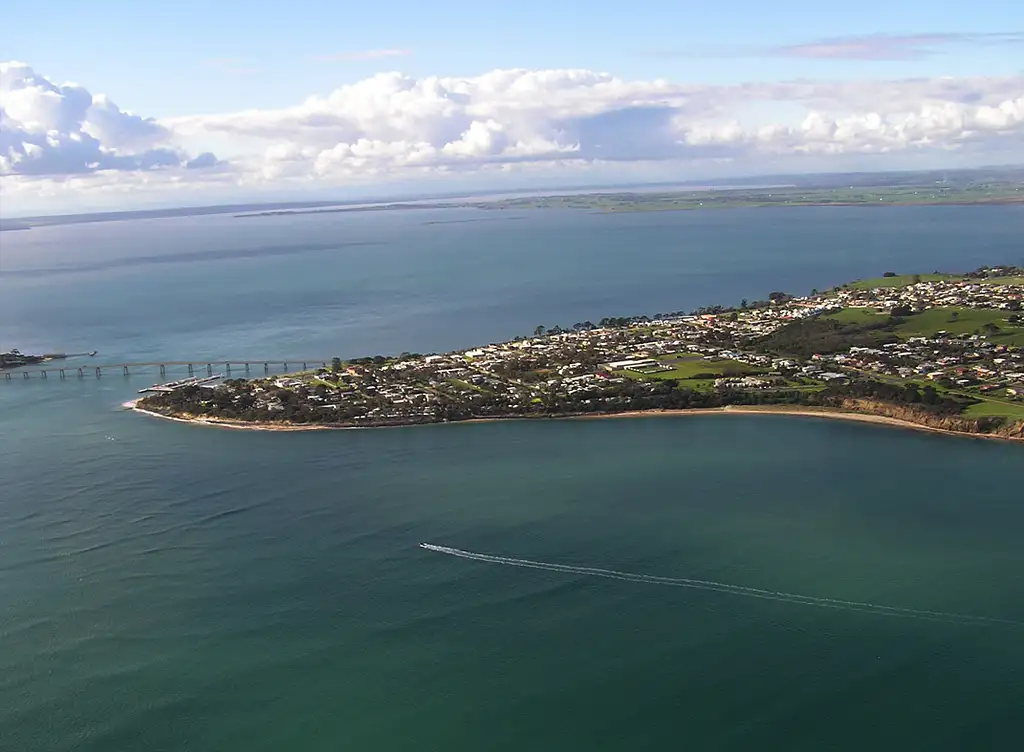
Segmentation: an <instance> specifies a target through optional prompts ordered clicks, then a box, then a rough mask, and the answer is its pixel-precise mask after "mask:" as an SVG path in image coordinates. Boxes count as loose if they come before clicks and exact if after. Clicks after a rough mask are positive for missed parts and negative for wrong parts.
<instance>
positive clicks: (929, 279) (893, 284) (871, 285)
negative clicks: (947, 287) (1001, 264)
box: [846, 274, 958, 290]
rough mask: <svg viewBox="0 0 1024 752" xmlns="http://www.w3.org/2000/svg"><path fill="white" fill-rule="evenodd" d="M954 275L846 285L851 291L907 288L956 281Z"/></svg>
mask: <svg viewBox="0 0 1024 752" xmlns="http://www.w3.org/2000/svg"><path fill="white" fill-rule="evenodd" d="M957 278H958V277H957V275H955V274H899V275H897V276H895V277H876V278H874V279H862V280H858V281H857V282H851V283H850V284H848V285H846V287H849V288H850V289H852V290H874V289H875V288H879V287H881V288H892V287H908V286H910V285H912V284H914V283H915V281H917V282H940V281H942V280H944V279H957Z"/></svg>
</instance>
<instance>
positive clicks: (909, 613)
mask: <svg viewBox="0 0 1024 752" xmlns="http://www.w3.org/2000/svg"><path fill="white" fill-rule="evenodd" d="M420 548H423V549H426V550H427V551H434V552H435V553H439V554H445V555H446V556H454V557H456V558H459V559H468V560H470V561H479V562H484V563H487V564H501V565H503V566H507V567H520V568H523V569H541V570H545V571H548V572H561V573H564V574H575V575H582V576H587V577H602V578H604V579H609V580H619V581H622V582H639V583H645V584H649V585H667V586H669V587H684V588H691V589H694V590H709V591H711V592H716V593H726V594H730V595H741V596H745V597H747V598H759V599H762V600H770V601H778V602H781V603H795V604H800V605H805V606H817V607H818V608H832V609H838V610H841V611H859V612H862V613H869V614H876V615H878V616H896V617H900V618H904V619H923V620H926V621H941V622H947V623H955V624H976V625H997V624H1001V625H1009V626H1016V627H1021V626H1024V623H1021V622H1017V621H1012V620H1010V619H998V618H994V617H989V616H971V615H969V614H957V613H950V612H945V611H927V610H924V609H916V608H901V607H898V606H883V605H880V604H877V603H866V602H861V601H847V600H840V599H837V598H821V597H818V596H813V595H801V594H799V593H786V592H780V591H775V590H765V589H762V588H754V587H746V586H744V585H730V584H729V583H726V582H714V581H713V580H697V579H692V578H688V577H661V576H658V575H651V574H637V573H635V572H621V571H618V570H615V569H601V568H598V567H582V566H576V565H570V564H556V563H553V562H547V561H532V560H530V559H516V558H513V557H510V556H495V555H492V554H483V553H478V552H475V551H464V550H462V549H459V548H452V547H450V546H438V545H436V544H433V543H421V544H420Z"/></svg>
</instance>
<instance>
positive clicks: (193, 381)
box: [139, 374, 224, 394]
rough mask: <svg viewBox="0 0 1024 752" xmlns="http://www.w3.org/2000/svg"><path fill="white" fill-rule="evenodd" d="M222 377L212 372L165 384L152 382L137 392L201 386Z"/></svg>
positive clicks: (165, 391) (165, 390) (169, 390)
mask: <svg viewBox="0 0 1024 752" xmlns="http://www.w3.org/2000/svg"><path fill="white" fill-rule="evenodd" d="M222 378H224V377H223V376H221V375H220V374H214V375H213V376H206V377H205V378H196V377H192V378H189V379H178V380H177V381H168V382H167V383H166V384H153V386H147V387H146V388H145V389H140V390H139V394H148V393H150V392H153V393H158V394H159V393H162V394H167V393H168V392H175V391H177V390H178V389H184V388H185V387H187V386H202V385H203V384H210V385H212V383H213V382H214V381H219V380H220V379H222Z"/></svg>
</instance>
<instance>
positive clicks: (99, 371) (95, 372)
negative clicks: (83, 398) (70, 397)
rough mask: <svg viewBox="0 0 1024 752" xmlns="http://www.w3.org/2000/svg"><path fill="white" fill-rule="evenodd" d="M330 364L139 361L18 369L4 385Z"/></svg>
mask: <svg viewBox="0 0 1024 752" xmlns="http://www.w3.org/2000/svg"><path fill="white" fill-rule="evenodd" d="M329 362H330V361H328V360H324V359H323V358H293V359H288V360H281V359H279V358H274V359H272V360H209V359H207V358H196V359H195V360H162V361H156V360H153V361H136V362H131V363H104V364H101V365H92V364H90V365H87V366H84V365H83V366H68V365H63V366H47V367H43V368H33V367H22V368H16V369H8V370H4V371H3V372H2V373H3V375H4V378H3V380H4V381H14V380H15V379H19V378H20V379H33V378H38V379H48V378H50V377H51V376H52V377H53V378H55V379H58V380H59V379H66V378H69V377H70V378H79V379H84V378H85V377H86V376H93V377H95V378H97V379H98V378H100V377H101V376H103V374H104V372H106V373H111V372H113V373H117V372H118V371H120V372H121V374H122V375H124V376H129V375H131V374H132V373H133V372H138V371H145V370H150V369H159V372H160V376H161V377H163V376H166V375H167V372H168V371H173V370H175V369H177V370H179V371H180V370H186V369H187V372H188V375H189V376H195V375H196V372H197V371H198V372H200V373H201V372H202V371H204V370H205V371H206V375H207V376H212V375H213V369H214V368H215V367H216V368H221V367H223V368H224V375H225V376H228V377H230V376H231V369H232V368H235V370H236V371H240V372H241V373H245V374H251V373H252V371H253V370H257V371H258V370H259V368H260V367H262V368H263V373H264V375H269V374H270V373H271V371H273V370H276V369H278V368H280V369H281V370H282V371H283V372H285V373H287V372H288V371H289V370H290V369H291V368H292V367H298V366H300V365H301V366H302V368H301V369H300V370H302V371H308V370H309V369H310V368H319V367H323V368H326V367H327V364H328V363H329Z"/></svg>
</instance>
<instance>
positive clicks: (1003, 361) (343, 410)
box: [138, 266, 1024, 432]
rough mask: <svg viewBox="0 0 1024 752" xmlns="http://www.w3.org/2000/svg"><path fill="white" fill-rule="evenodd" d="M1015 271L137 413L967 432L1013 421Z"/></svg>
mask: <svg viewBox="0 0 1024 752" xmlns="http://www.w3.org/2000/svg"><path fill="white" fill-rule="evenodd" d="M1022 306H1024V269H1021V268H1018V267H1012V266H1000V267H991V268H984V269H979V270H977V271H975V272H971V273H969V274H965V275H946V274H938V273H935V274H926V275H896V274H893V273H887V274H886V275H885V276H884V277H881V278H879V279H878V280H866V281H862V282H856V283H851V284H846V285H842V286H840V287H837V288H834V289H832V290H828V291H825V292H817V291H814V292H813V293H812V294H810V295H806V296H791V295H787V294H784V293H779V292H773V293H771V295H770V296H769V297H768V299H767V300H764V301H755V302H752V303H748V302H747V301H742V302H741V304H740V305H738V306H735V307H717V306H716V307H714V308H706V309H699V310H697V311H692V312H690V313H685V314H684V313H682V312H676V313H673V314H661V315H655V316H638V317H628V318H606V319H602V320H601V321H599V322H598V323H593V322H590V321H584V322H579V323H575V324H573V325H571V326H568V327H562V326H552V327H550V328H548V327H545V326H538V327H536V329H535V330H534V331H533V333H532V335H531V336H526V337H521V338H518V339H516V340H513V341H510V342H504V343H499V344H491V345H487V346H483V347H477V348H471V349H468V350H461V351H458V352H451V353H445V354H427V355H423V354H415V353H403V354H401V355H399V356H382V355H378V356H375V357H370V358H358V359H354V360H346V361H343V360H341V359H339V358H335V359H334V361H333V362H332V363H331V364H330V365H329V366H327V367H324V368H320V369H317V370H314V371H307V372H302V373H295V374H288V375H284V376H281V377H276V378H261V379H253V380H241V379H229V380H226V381H224V382H222V383H219V384H212V383H211V384H204V385H189V386H188V387H185V388H181V389H175V390H171V391H169V392H165V393H160V394H156V395H154V396H150V397H147V398H145V399H144V400H142V401H141V402H140V403H139V405H138V407H139V408H140V409H143V410H146V411H149V412H154V413H157V414H161V415H166V416H173V417H184V418H186V419H203V420H213V421H218V420H219V421H226V422H239V423H248V424H275V423H276V424H293V425H333V426H387V425H408V424H418V423H437V422H449V421H459V420H469V419H488V418H508V417H544V416H564V415H585V414H600V413H616V412H623V411H636V410H655V409H683V408H707V407H722V406H726V405H744V404H745V405H761V404H793V405H842V406H846V407H847V408H848V407H849V405H850V404H851V400H853V399H858V400H860V401H861V403H863V404H866V403H865V402H864V400H866V399H869V400H871V401H873V402H876V403H895V404H898V405H899V406H901V407H902V408H908V409H910V410H912V411H918V412H921V413H922V414H925V413H927V414H929V415H933V416H940V417H944V418H954V417H955V418H957V419H960V420H962V421H966V422H970V421H973V422H974V423H975V424H976V425H977V427H978V430H979V431H980V432H986V431H988V430H995V429H997V428H998V427H999V426H1003V427H1004V428H1005V427H1006V426H1008V425H1016V423H1018V422H1020V421H1024V314H1022V313H1021V309H1022Z"/></svg>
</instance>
